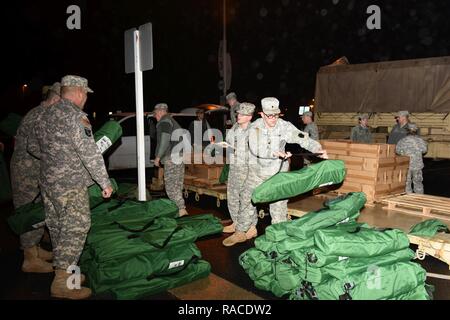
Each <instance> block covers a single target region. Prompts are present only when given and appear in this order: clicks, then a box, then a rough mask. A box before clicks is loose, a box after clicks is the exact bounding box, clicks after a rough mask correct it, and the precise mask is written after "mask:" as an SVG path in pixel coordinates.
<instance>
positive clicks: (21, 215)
mask: <svg viewBox="0 0 450 320" xmlns="http://www.w3.org/2000/svg"><path fill="white" fill-rule="evenodd" d="M111 184H112V185H113V187H115V188H116V189H115V190H117V183H116V181H115V180H114V179H111ZM99 189H100V187H98V186H97V185H92V186H90V187H89V188H88V194H89V203H90V205H94V206H95V205H98V203H99V202H100V199H99V195H100V197H101V191H100V192H99ZM101 201H104V199H103V198H102V199H101ZM8 224H9V227H10V228H11V230H12V231H13V232H14V233H15V234H17V235H21V234H23V233H25V232H28V231H31V230H34V229H36V228H39V227H42V226H44V225H45V209H44V204H43V203H42V202H36V203H35V202H30V203H27V204H26V205H23V206H21V207H20V208H17V210H16V212H15V213H14V214H13V215H12V216H10V217H9V218H8Z"/></svg>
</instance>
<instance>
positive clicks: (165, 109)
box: [153, 103, 169, 111]
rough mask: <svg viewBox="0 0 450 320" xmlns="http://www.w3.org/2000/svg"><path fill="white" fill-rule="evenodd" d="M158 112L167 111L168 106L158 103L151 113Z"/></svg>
mask: <svg viewBox="0 0 450 320" xmlns="http://www.w3.org/2000/svg"><path fill="white" fill-rule="evenodd" d="M158 110H163V111H169V106H168V105H167V103H158V104H157V105H156V106H155V108H154V109H153V111H158Z"/></svg>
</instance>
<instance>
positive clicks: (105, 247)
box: [85, 218, 197, 263]
mask: <svg viewBox="0 0 450 320" xmlns="http://www.w3.org/2000/svg"><path fill="white" fill-rule="evenodd" d="M115 228H117V229H116V230H115V232H110V230H105V231H102V232H97V233H90V234H89V235H88V237H87V239H86V247H85V250H88V251H89V253H88V254H87V255H88V256H91V257H92V258H93V259H94V260H95V261H96V262H97V263H105V262H110V263H120V262H121V261H123V260H126V259H128V258H130V257H132V256H136V255H141V254H145V253H148V252H152V251H158V250H164V249H166V248H170V247H172V246H176V245H180V244H183V243H192V242H195V240H196V239H197V235H196V233H195V232H194V231H193V230H191V229H188V228H182V227H178V225H177V222H176V220H174V219H171V218H158V219H155V220H154V221H153V223H152V224H151V226H150V227H148V228H147V229H146V230H145V231H143V232H136V231H139V230H131V229H127V228H124V226H122V225H117V226H116V227H115ZM121 228H124V230H122V229H121Z"/></svg>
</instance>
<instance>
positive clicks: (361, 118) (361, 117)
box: [358, 113, 369, 120]
mask: <svg viewBox="0 0 450 320" xmlns="http://www.w3.org/2000/svg"><path fill="white" fill-rule="evenodd" d="M358 119H359V120H363V119H369V115H368V114H367V113H363V114H361V115H359V116H358Z"/></svg>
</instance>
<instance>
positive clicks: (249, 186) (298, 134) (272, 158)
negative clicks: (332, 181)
mask: <svg viewBox="0 0 450 320" xmlns="http://www.w3.org/2000/svg"><path fill="white" fill-rule="evenodd" d="M261 104H262V109H263V111H262V112H261V117H262V118H261V119H258V120H256V121H255V122H253V123H252V124H251V126H250V128H249V142H248V147H249V174H248V179H247V181H246V188H245V189H244V191H243V194H242V200H241V201H242V203H243V204H244V205H243V207H242V208H241V213H240V214H241V215H242V216H243V217H247V219H244V220H245V223H244V224H243V225H242V226H239V227H237V229H236V233H235V234H234V235H233V236H232V237H230V238H229V241H228V242H227V243H228V245H229V246H232V245H235V244H237V243H241V242H245V241H247V237H246V234H245V232H246V231H247V230H249V229H250V227H251V226H252V221H255V218H256V207H255V206H254V205H253V204H252V200H251V198H252V193H253V190H254V189H255V188H256V187H257V186H258V185H260V184H261V183H263V182H264V181H266V180H267V179H269V178H270V177H272V176H274V175H275V174H277V173H278V172H286V171H288V170H289V163H288V162H287V161H286V160H287V159H288V158H289V157H291V156H292V154H290V153H289V152H287V153H286V152H285V145H286V143H296V144H299V145H300V146H301V147H302V148H304V149H306V150H308V151H311V152H313V153H322V155H321V157H322V158H325V159H326V158H327V154H326V151H324V150H322V146H321V145H320V143H319V142H317V141H315V140H313V139H311V138H309V135H308V134H307V133H305V132H302V131H300V130H298V129H297V128H296V127H295V126H294V125H293V124H292V123H290V122H287V121H284V120H282V119H280V114H281V110H280V107H279V106H280V102H279V101H278V99H276V98H264V99H263V100H262V101H261ZM287 202H288V201H279V202H276V203H272V204H270V215H271V217H272V223H273V224H275V223H279V222H283V221H286V220H287Z"/></svg>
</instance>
